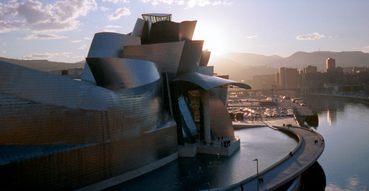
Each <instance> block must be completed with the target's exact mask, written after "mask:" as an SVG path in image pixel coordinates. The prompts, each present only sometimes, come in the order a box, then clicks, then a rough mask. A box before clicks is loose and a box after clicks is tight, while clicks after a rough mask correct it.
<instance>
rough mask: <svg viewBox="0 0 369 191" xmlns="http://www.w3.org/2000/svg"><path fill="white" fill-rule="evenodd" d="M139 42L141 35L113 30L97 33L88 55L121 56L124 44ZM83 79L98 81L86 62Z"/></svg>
mask: <svg viewBox="0 0 369 191" xmlns="http://www.w3.org/2000/svg"><path fill="white" fill-rule="evenodd" d="M139 44H141V38H140V37H136V36H130V35H124V34H119V33H111V32H101V33H96V34H95V35H94V38H93V40H92V43H91V46H90V50H89V52H88V56H87V57H102V58H119V57H121V56H120V55H121V53H122V51H123V46H126V45H139ZM81 79H82V80H85V81H88V82H90V83H93V84H95V83H96V82H95V79H94V78H93V75H92V72H91V70H90V68H89V67H88V64H87V63H86V64H85V67H84V70H83V73H82V77H81Z"/></svg>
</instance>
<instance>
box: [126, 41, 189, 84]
mask: <svg viewBox="0 0 369 191" xmlns="http://www.w3.org/2000/svg"><path fill="white" fill-rule="evenodd" d="M184 44H185V42H184V41H180V42H171V43H159V44H148V45H137V46H125V47H124V52H123V58H131V59H138V60H147V61H151V62H154V63H155V64H156V66H157V67H158V70H159V72H160V73H162V72H167V73H168V77H169V79H173V78H174V77H175V75H176V74H177V71H178V67H179V64H180V61H181V56H182V52H183V48H184Z"/></svg>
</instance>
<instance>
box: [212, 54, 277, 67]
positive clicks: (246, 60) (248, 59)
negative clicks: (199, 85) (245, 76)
mask: <svg viewBox="0 0 369 191" xmlns="http://www.w3.org/2000/svg"><path fill="white" fill-rule="evenodd" d="M219 57H220V58H225V59H229V60H232V61H235V62H238V63H242V64H244V65H251V66H262V65H266V64H269V63H271V62H274V61H277V60H281V59H283V57H280V56H277V55H273V56H264V55H260V54H251V53H228V54H224V55H221V56H219Z"/></svg>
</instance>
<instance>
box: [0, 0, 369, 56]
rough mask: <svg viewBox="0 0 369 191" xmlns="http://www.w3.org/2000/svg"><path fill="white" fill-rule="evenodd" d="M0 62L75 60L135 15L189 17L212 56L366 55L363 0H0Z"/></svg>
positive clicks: (368, 34) (367, 20) (367, 19)
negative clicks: (96, 35) (96, 39)
mask: <svg viewBox="0 0 369 191" xmlns="http://www.w3.org/2000/svg"><path fill="white" fill-rule="evenodd" d="M0 2H1V3H0V43H1V44H0V57H7V58H17V59H22V58H23V59H48V60H53V61H63V62H76V61H81V60H83V59H84V58H85V57H86V56H87V52H88V49H89V46H90V44H91V40H92V38H93V36H94V33H97V32H101V31H114V32H118V33H123V34H126V33H129V32H131V31H132V29H133V27H134V24H135V22H136V19H137V18H141V14H142V13H171V14H173V15H172V20H173V21H176V22H180V21H184V20H197V21H198V22H197V26H196V30H195V35H194V39H203V40H205V47H204V48H207V49H209V50H210V51H212V52H213V55H219V54H224V53H228V52H247V53H256V54H264V55H274V54H276V55H280V56H283V57H287V56H290V55H291V54H293V53H295V52H297V51H305V52H314V51H318V50H319V49H320V50H321V51H363V52H369V0H291V1H290V0H60V1H52V0H41V1H36V0H29V1H27V0H19V1H17V0H13V1H3V0H2V1H0Z"/></svg>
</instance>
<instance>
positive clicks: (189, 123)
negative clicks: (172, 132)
mask: <svg viewBox="0 0 369 191" xmlns="http://www.w3.org/2000/svg"><path fill="white" fill-rule="evenodd" d="M178 105H179V110H180V111H181V114H182V116H183V119H184V122H185V123H186V127H183V126H182V128H183V129H184V132H185V133H186V135H187V137H192V136H194V135H197V129H196V125H195V122H194V120H193V118H192V114H191V111H190V109H189V108H188V106H187V103H186V100H185V99H184V97H183V96H181V97H179V99H178ZM185 128H188V129H186V130H185Z"/></svg>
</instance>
